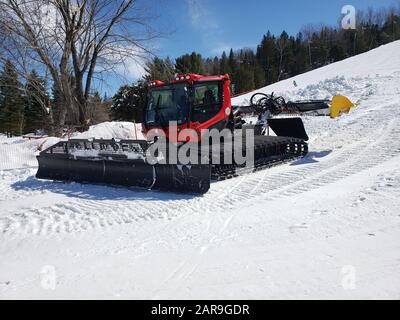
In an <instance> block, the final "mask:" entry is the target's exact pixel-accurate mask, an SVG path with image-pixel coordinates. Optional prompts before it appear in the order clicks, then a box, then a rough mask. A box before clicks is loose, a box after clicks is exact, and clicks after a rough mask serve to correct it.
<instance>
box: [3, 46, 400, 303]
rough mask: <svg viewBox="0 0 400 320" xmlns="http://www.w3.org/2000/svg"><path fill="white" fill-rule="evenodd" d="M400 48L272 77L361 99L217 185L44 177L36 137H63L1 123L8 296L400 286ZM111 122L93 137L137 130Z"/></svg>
mask: <svg viewBox="0 0 400 320" xmlns="http://www.w3.org/2000/svg"><path fill="white" fill-rule="evenodd" d="M399 52H400V42H395V43H392V44H389V45H386V46H383V47H380V48H378V49H376V50H373V51H371V52H369V53H366V54H363V55H360V56H357V57H353V58H350V59H348V60H345V61H343V62H339V63H336V64H332V65H330V66H327V67H324V68H321V69H319V70H315V71H312V72H310V73H306V74H303V75H300V76H297V77H295V79H289V80H285V81H282V82H280V83H277V84H275V85H272V86H269V87H266V88H263V89H262V90H260V91H264V92H272V91H275V92H276V93H279V94H283V95H284V96H285V97H287V98H288V99H304V98H326V97H330V96H331V95H333V94H336V93H340V94H344V95H347V96H349V97H350V98H352V99H353V100H356V101H357V100H359V101H360V106H359V107H358V108H357V109H354V110H352V111H351V113H350V114H349V115H345V116H343V117H341V118H339V119H336V120H331V119H329V118H327V117H326V118H325V117H306V118H305V119H304V120H305V125H306V128H307V130H308V133H309V136H310V138H311V139H310V154H309V156H308V157H306V158H305V159H303V160H301V161H297V162H295V163H293V164H288V165H283V166H279V167H275V168H272V169H270V170H264V171H260V172H258V173H254V174H248V175H244V176H241V177H239V178H236V179H233V180H229V181H224V182H218V183H213V184H212V187H211V190H210V192H209V193H207V194H206V195H204V196H203V197H194V196H190V195H182V194H172V193H160V192H154V191H149V192H148V191H138V190H131V189H125V188H113V187H106V186H95V185H81V184H76V183H73V184H64V183H58V182H51V181H38V180H36V179H35V178H34V174H35V171H36V168H35V166H36V162H35V158H34V154H35V152H36V151H35V150H37V149H38V147H39V146H40V144H41V143H45V144H46V145H47V144H49V143H50V142H52V141H47V142H46V141H30V142H24V141H22V140H21V139H7V138H5V137H4V136H3V137H0V156H1V158H0V179H1V180H0V298H3V299H8V298H138V299H142V298H143V299H144V298H150V299H151V298H161V299H163V298H166V299H171V298H183V299H187V298H208V299H219V298H225V299H237V298H243V299H266V298H306V299H319V298H329V299H330V298H344V299H358V298H389V299H399V298H400V167H399V164H400V55H399ZM293 80H295V81H296V83H297V85H298V87H294V84H293ZM249 96H250V95H247V96H243V97H239V98H236V99H235V101H234V103H235V104H239V103H243V102H245V100H246V99H248V98H249ZM104 126H105V127H107V128H105V127H103V129H101V130H100V129H99V128H92V133H89V134H87V135H86V137H89V136H90V137H92V136H96V137H103V138H109V136H108V135H111V136H114V135H124V134H125V133H126V134H127V136H124V137H119V138H128V137H130V138H135V135H133V136H129V135H130V134H132V132H133V131H134V130H129V129H128V130H125V129H121V128H116V129H115V127H114V124H105V125H104ZM127 126H128V127H126V126H124V125H122V127H123V128H129V124H127ZM113 128H114V129H113ZM96 130H99V131H96ZM113 130H114V131H113ZM95 131H96V133H95ZM120 132H125V133H120ZM99 134H100V136H98V135H99ZM103 135H106V136H103ZM50 144H51V143H50Z"/></svg>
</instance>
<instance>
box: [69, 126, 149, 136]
mask: <svg viewBox="0 0 400 320" xmlns="http://www.w3.org/2000/svg"><path fill="white" fill-rule="evenodd" d="M141 130H142V125H141V124H140V123H136V124H135V123H132V122H103V123H100V124H97V125H94V126H91V127H90V128H89V130H88V131H86V132H83V133H80V134H76V135H73V136H72V138H73V139H90V138H96V139H113V138H114V139H135V140H143V139H144V136H143V134H142V131H141Z"/></svg>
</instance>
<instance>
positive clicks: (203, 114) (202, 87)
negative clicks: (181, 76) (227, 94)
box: [192, 82, 222, 123]
mask: <svg viewBox="0 0 400 320" xmlns="http://www.w3.org/2000/svg"><path fill="white" fill-rule="evenodd" d="M221 104H222V94H221V84H220V83H218V82H210V83H202V84H196V85H195V86H194V104H193V111H192V121H193V122H200V123H202V122H205V121H207V120H210V119H211V118H212V117H214V116H215V115H216V114H217V113H218V112H219V111H220V109H221Z"/></svg>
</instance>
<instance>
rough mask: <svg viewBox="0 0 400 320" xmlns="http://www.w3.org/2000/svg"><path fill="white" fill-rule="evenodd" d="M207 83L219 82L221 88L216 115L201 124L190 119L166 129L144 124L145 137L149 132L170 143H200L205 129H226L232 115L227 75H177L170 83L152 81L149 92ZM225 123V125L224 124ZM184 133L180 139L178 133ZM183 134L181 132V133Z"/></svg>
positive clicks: (190, 106)
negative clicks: (170, 87)
mask: <svg viewBox="0 0 400 320" xmlns="http://www.w3.org/2000/svg"><path fill="white" fill-rule="evenodd" d="M207 82H221V86H222V87H221V88H222V104H221V106H220V109H219V111H218V113H216V114H215V115H213V116H212V117H211V118H209V119H207V120H205V121H203V122H198V121H192V119H190V120H189V121H187V122H186V123H184V124H181V125H178V126H175V127H174V126H168V127H161V126H147V125H146V123H145V122H144V123H143V124H142V127H143V133H144V135H145V136H147V135H148V133H149V132H150V130H151V133H152V135H157V133H159V134H164V135H165V136H166V137H167V138H168V139H169V140H170V141H172V142H187V141H191V142H194V141H196V142H199V141H201V139H202V137H203V130H206V129H212V128H214V127H216V126H218V125H220V124H221V123H222V124H223V126H224V127H226V124H227V123H228V120H229V118H230V116H231V114H232V105H231V91H230V83H231V82H230V79H229V75H227V74H226V75H221V76H202V75H198V74H179V75H177V76H176V77H175V79H174V80H173V81H171V82H168V83H166V82H162V81H158V80H156V81H152V82H150V84H149V91H150V92H151V91H152V90H155V89H162V87H164V86H173V85H176V84H180V83H186V84H188V85H190V86H194V85H196V84H203V83H207ZM192 107H193V106H192V105H191V104H189V108H190V109H192ZM224 122H225V123H224ZM184 129H191V130H185V131H184ZM182 131H184V133H185V135H182V136H183V138H182V137H179V133H180V132H182ZM190 131H191V132H192V133H193V132H196V135H195V136H193V135H190V134H189V136H187V134H186V133H188V132H190ZM171 133H178V134H173V135H171ZM182 133H183V132H182Z"/></svg>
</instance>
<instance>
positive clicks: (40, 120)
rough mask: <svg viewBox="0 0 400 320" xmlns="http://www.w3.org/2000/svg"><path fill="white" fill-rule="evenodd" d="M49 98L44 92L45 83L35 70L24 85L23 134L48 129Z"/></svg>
mask: <svg viewBox="0 0 400 320" xmlns="http://www.w3.org/2000/svg"><path fill="white" fill-rule="evenodd" d="M49 101H50V98H49V96H48V94H47V91H46V81H45V80H44V79H42V78H41V77H40V76H39V75H38V74H37V72H36V71H35V70H33V71H32V72H31V74H30V75H29V78H28V81H27V84H26V103H25V109H24V133H30V132H36V131H37V130H39V129H44V130H48V129H49V128H50V118H49V111H48V110H47V108H48V106H49Z"/></svg>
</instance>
